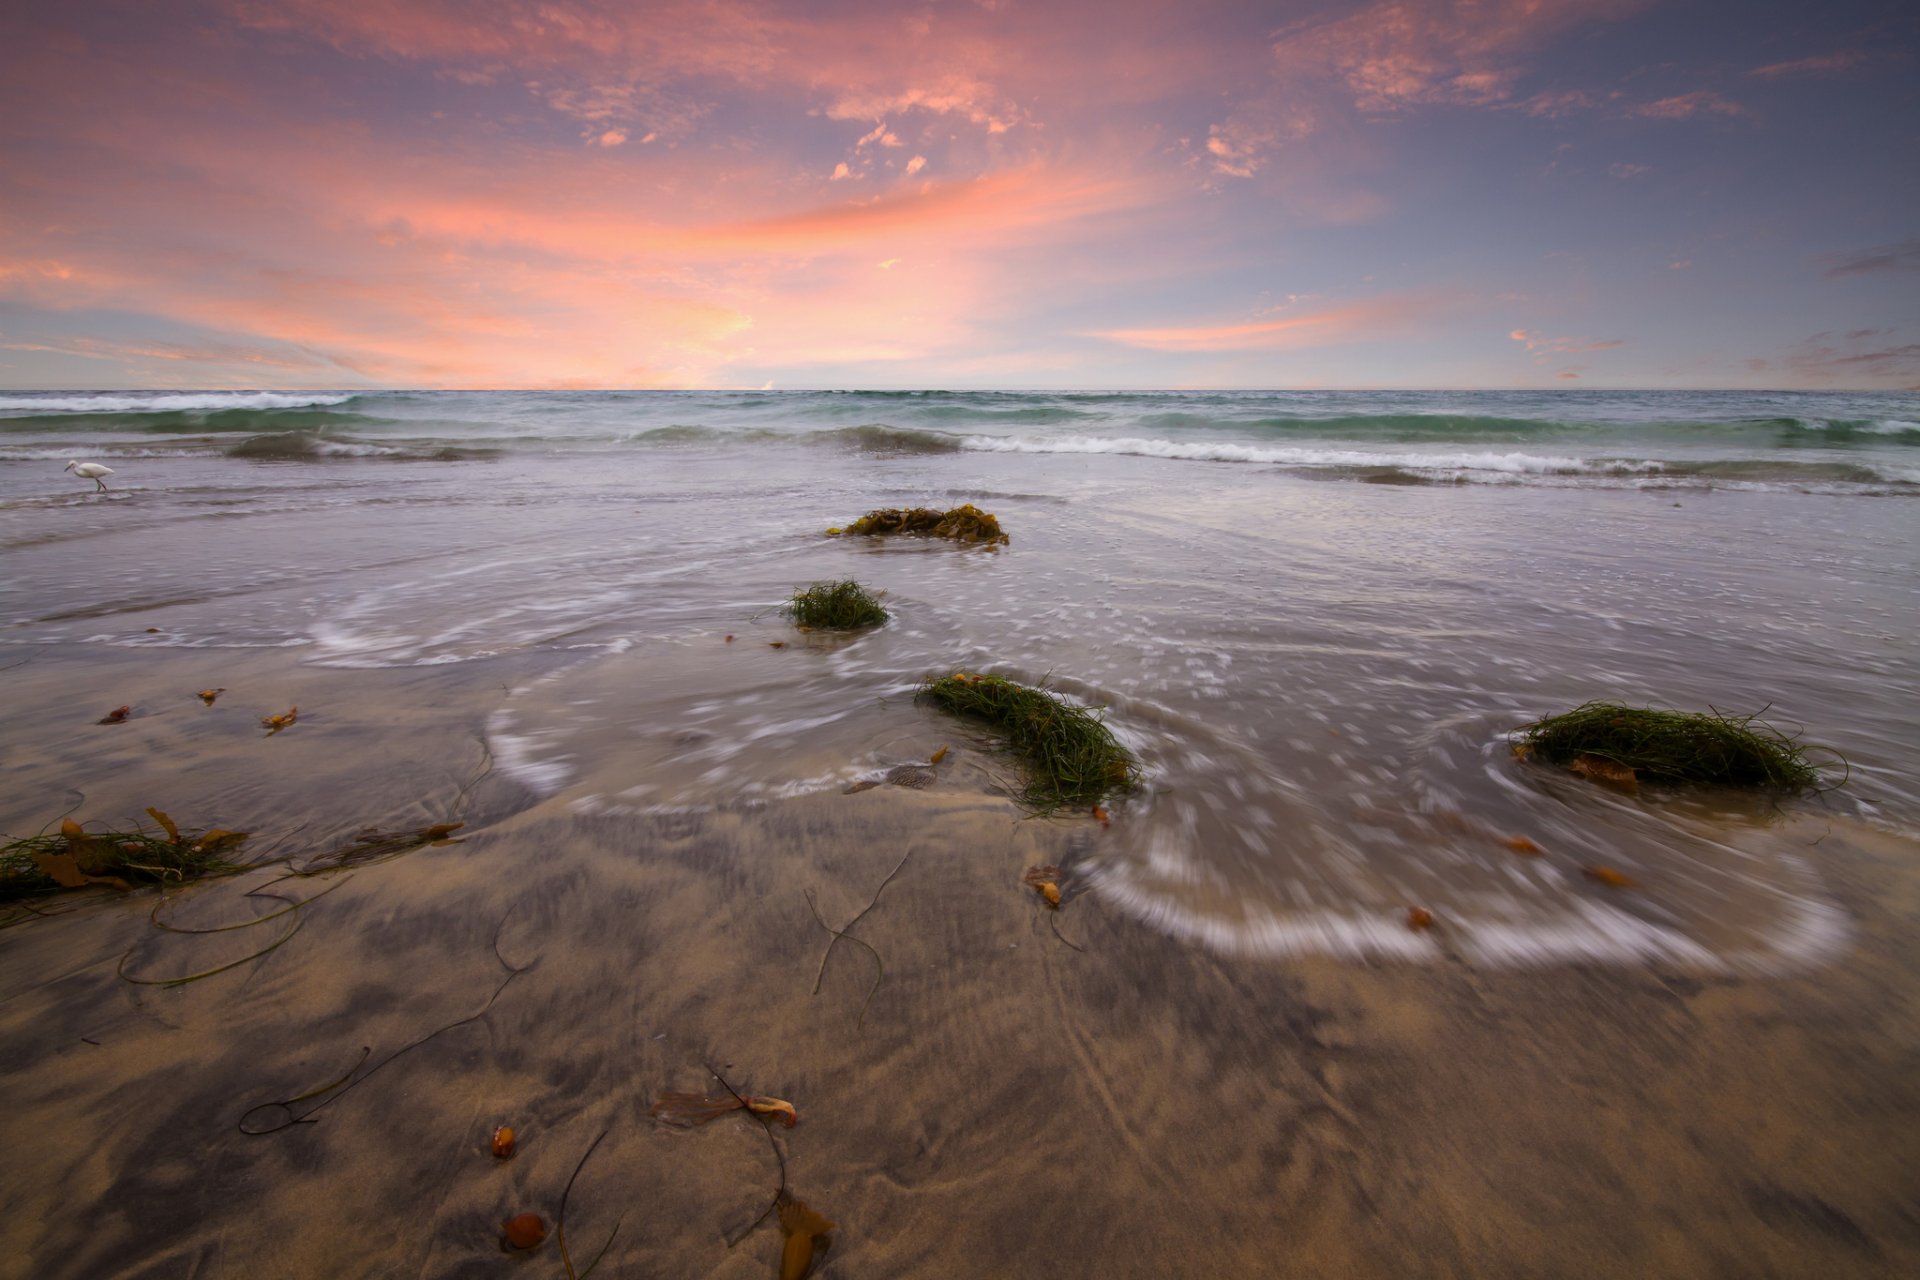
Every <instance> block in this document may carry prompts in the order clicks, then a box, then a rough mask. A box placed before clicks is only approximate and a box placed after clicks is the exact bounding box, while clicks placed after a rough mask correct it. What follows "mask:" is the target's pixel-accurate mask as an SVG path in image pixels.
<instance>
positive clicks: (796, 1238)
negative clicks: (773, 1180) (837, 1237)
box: [778, 1191, 837, 1280]
mask: <svg viewBox="0 0 1920 1280" xmlns="http://www.w3.org/2000/svg"><path fill="white" fill-rule="evenodd" d="M778 1203H779V1206H780V1229H781V1230H782V1231H784V1232H786V1234H787V1242H786V1245H785V1246H784V1247H783V1248H782V1249H781V1250H780V1280H806V1276H807V1273H808V1272H810V1271H812V1270H813V1262H814V1256H815V1254H816V1253H824V1252H825V1251H826V1249H827V1246H828V1245H829V1244H830V1243H831V1240H830V1238H829V1233H830V1232H832V1230H833V1229H834V1227H835V1226H836V1225H837V1224H835V1223H832V1222H829V1221H827V1219H826V1218H825V1217H823V1216H822V1215H820V1214H819V1213H816V1212H815V1211H814V1210H812V1209H810V1208H808V1207H807V1204H806V1202H805V1201H803V1200H795V1199H794V1198H793V1197H792V1196H790V1195H788V1194H787V1193H786V1192H784V1191H782V1192H781V1193H780V1199H779V1201H778Z"/></svg>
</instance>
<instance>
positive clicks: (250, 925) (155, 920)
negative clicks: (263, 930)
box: [147, 876, 351, 934]
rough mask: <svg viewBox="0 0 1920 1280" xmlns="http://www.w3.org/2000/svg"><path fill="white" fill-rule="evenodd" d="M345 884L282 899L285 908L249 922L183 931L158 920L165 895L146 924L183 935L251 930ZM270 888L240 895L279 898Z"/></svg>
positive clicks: (263, 887) (152, 911)
mask: <svg viewBox="0 0 1920 1280" xmlns="http://www.w3.org/2000/svg"><path fill="white" fill-rule="evenodd" d="M288 878H289V877H287V876H280V877H278V878H277V879H275V880H274V881H273V884H278V883H280V881H281V880H285V879H288ZM349 878H351V877H349ZM347 882H348V881H347V880H342V881H340V882H339V883H338V884H332V885H328V886H327V887H326V888H324V889H322V890H320V892H318V893H315V894H312V895H310V896H308V897H305V898H301V899H299V900H298V901H288V900H287V899H284V898H282V899H281V901H283V902H286V903H287V905H286V906H284V907H281V908H280V909H279V910H278V911H269V912H267V914H265V915H263V916H255V917H253V919H251V920H242V921H240V922H239V923H238V924H217V925H211V926H209V927H207V928H205V929H183V928H181V927H180V926H179V925H173V924H168V923H167V922H166V921H164V920H162V919H161V918H160V908H162V907H164V906H166V905H167V903H168V902H169V901H170V899H169V898H168V896H167V895H165V894H162V895H161V896H160V897H159V898H157V899H155V900H154V904H153V910H151V911H149V912H147V922H148V923H149V924H151V925H152V926H153V927H154V928H156V929H159V930H162V931H163V932H166V933H184V934H203V933H231V932H233V931H234V930H236V929H251V928H253V927H254V926H255V925H261V924H265V923H266V922H267V921H269V920H272V919H274V918H276V917H278V916H283V915H286V914H287V913H288V912H289V911H298V910H299V909H300V908H302V907H304V906H306V905H307V904H308V903H309V902H318V901H319V900H320V899H322V898H324V897H326V896H327V895H328V894H330V893H332V892H333V891H334V890H335V889H338V888H340V887H341V885H344V884H346V883H347ZM272 887H273V886H272V885H271V884H269V885H262V886H261V887H260V888H258V889H250V890H248V891H247V892H246V893H244V894H242V895H241V896H242V897H247V898H279V897H280V895H279V894H277V893H268V892H267V890H268V889H270V888H272Z"/></svg>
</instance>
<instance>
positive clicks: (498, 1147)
mask: <svg viewBox="0 0 1920 1280" xmlns="http://www.w3.org/2000/svg"><path fill="white" fill-rule="evenodd" d="M516 1145H517V1143H516V1142H515V1139H514V1136H513V1130H512V1129H511V1128H510V1127H509V1126H507V1125H504V1124H503V1125H501V1126H500V1127H499V1128H498V1129H495V1130H494V1131H493V1154H494V1155H495V1156H497V1157H499V1158H500V1159H502V1160H506V1159H508V1158H510V1157H511V1156H512V1155H513V1149H514V1147H515V1146H516Z"/></svg>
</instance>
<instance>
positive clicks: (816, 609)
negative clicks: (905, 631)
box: [787, 578, 887, 631]
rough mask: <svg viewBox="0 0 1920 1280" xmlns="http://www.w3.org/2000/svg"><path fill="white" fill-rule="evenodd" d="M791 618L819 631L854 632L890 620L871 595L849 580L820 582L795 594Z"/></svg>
mask: <svg viewBox="0 0 1920 1280" xmlns="http://www.w3.org/2000/svg"><path fill="white" fill-rule="evenodd" d="M787 616H788V617H790V618H792V619H793V620H794V622H796V623H797V624H799V625H800V626H803V627H807V628H810V629H812V630H816V631H852V630H855V629H856V628H859V627H877V626H879V625H880V624H881V623H883V622H885V621H886V620H887V611H886V609H885V608H884V607H883V606H882V605H881V603H880V601H879V600H877V599H876V598H874V596H873V594H872V593H871V592H869V591H868V590H867V589H866V588H865V587H863V586H861V585H860V584H859V583H857V582H855V581H854V580H853V579H851V578H848V579H847V580H846V581H844V582H816V583H814V584H813V585H812V586H810V587H808V588H806V589H805V590H802V591H796V592H794V593H793V600H792V602H791V603H790V604H788V605H787Z"/></svg>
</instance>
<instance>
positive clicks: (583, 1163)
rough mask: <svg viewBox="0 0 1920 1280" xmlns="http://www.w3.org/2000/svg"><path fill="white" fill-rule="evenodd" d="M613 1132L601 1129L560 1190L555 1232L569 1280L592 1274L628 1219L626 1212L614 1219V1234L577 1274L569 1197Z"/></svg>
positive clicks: (579, 1279)
mask: <svg viewBox="0 0 1920 1280" xmlns="http://www.w3.org/2000/svg"><path fill="white" fill-rule="evenodd" d="M612 1132H613V1130H612V1129H611V1128H610V1127H609V1128H606V1129H602V1130H601V1131H600V1136H599V1137H598V1138H595V1139H594V1140H593V1143H592V1145H591V1146H589V1147H588V1148H587V1153H586V1154H585V1155H583V1156H581V1157H580V1163H579V1164H576V1165H575V1166H573V1173H572V1174H571V1175H570V1176H569V1177H568V1178H567V1185H566V1187H565V1189H563V1190H562V1191H561V1192H560V1212H559V1213H557V1214H555V1215H554V1220H553V1233H554V1235H555V1236H556V1237H557V1238H558V1239H559V1241H560V1262H561V1265H562V1266H564V1267H566V1269H567V1280H586V1277H587V1276H590V1275H592V1274H593V1269H594V1268H595V1267H597V1266H599V1265H600V1259H601V1258H603V1257H605V1256H606V1253H607V1250H608V1249H611V1248H612V1247H613V1238H614V1236H617V1235H619V1234H620V1224H621V1223H622V1222H625V1221H626V1220H627V1215H625V1214H624V1213H623V1214H621V1215H620V1216H619V1217H618V1218H616V1219H615V1220H614V1223H613V1234H612V1235H609V1236H608V1237H607V1242H606V1243H605V1244H603V1245H601V1246H600V1252H599V1253H596V1254H594V1255H593V1261H592V1262H590V1263H588V1264H587V1269H586V1270H585V1271H583V1272H581V1273H579V1274H578V1275H575V1274H574V1270H573V1258H572V1256H571V1255H570V1254H568V1252H567V1197H568V1196H571V1195H572V1194H573V1184H574V1180H575V1179H577V1178H578V1177H579V1176H580V1171H581V1170H582V1169H584V1168H586V1167H587V1161H589V1160H591V1159H592V1158H593V1153H594V1149H595V1148H597V1147H598V1146H599V1145H600V1144H601V1142H603V1141H605V1139H606V1136H607V1135H608V1134H609V1133H612Z"/></svg>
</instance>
